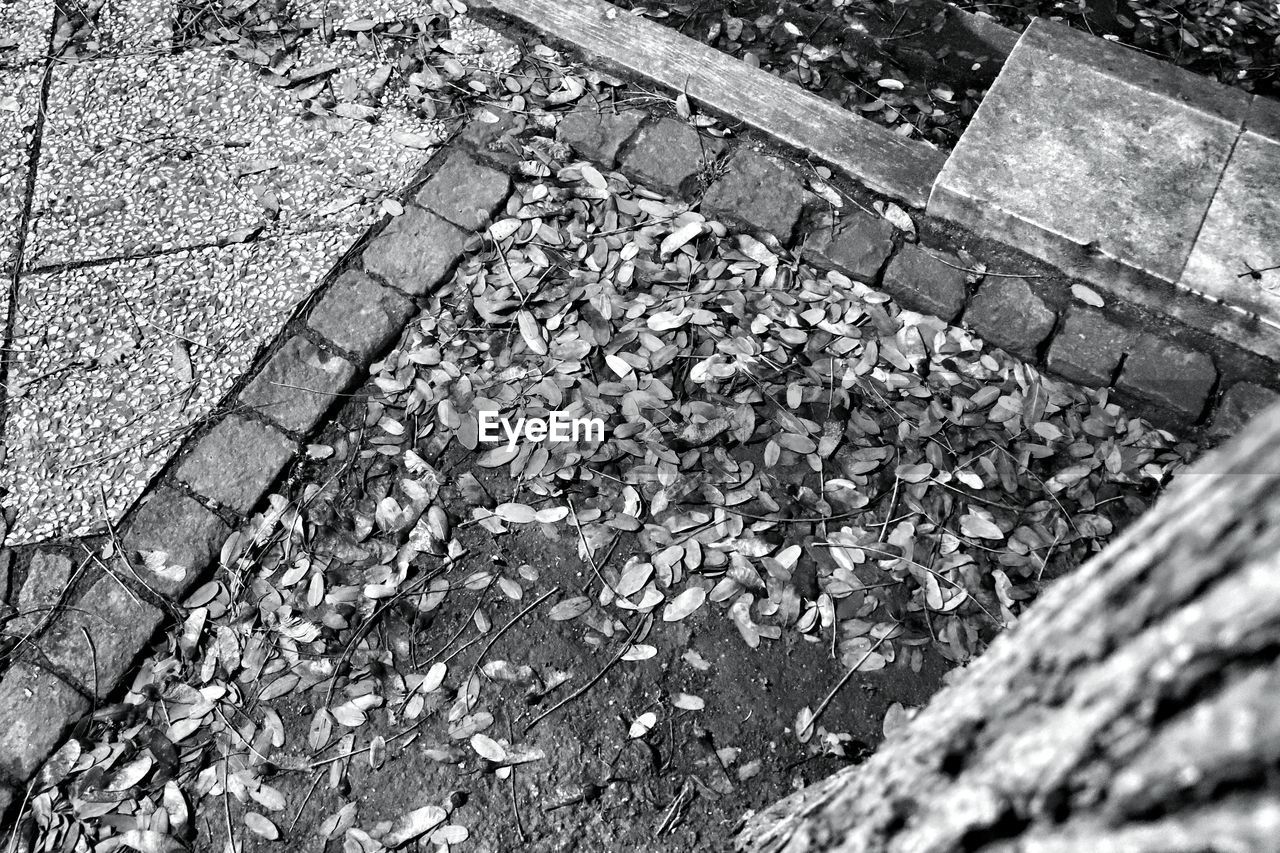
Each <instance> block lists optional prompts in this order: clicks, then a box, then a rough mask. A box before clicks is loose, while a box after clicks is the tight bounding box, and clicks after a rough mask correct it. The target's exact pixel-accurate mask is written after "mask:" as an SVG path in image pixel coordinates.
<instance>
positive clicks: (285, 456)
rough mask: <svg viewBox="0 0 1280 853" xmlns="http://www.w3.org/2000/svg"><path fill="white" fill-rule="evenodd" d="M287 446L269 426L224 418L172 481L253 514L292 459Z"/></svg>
mask: <svg viewBox="0 0 1280 853" xmlns="http://www.w3.org/2000/svg"><path fill="white" fill-rule="evenodd" d="M293 449H294V448H293V442H292V441H291V440H289V438H288V437H287V436H285V435H284V434H283V433H280V432H278V431H277V430H274V429H272V428H271V427H269V426H264V425H263V424H260V423H258V422H256V421H251V420H246V419H245V418H242V417H239V416H237V415H231V416H229V417H227V418H224V419H223V420H222V422H221V423H219V424H218V425H217V426H216V427H214V428H213V429H212V430H211V431H210V432H208V433H207V434H206V435H205V436H204V437H203V438H201V439H200V441H199V443H198V444H196V446H195V449H193V450H192V451H191V453H190V455H188V456H187V458H186V459H184V460H182V464H181V465H179V466H178V474H177V476H178V479H179V480H181V481H182V482H184V483H186V484H187V485H188V486H190V487H191V488H192V489H194V490H195V491H196V492H199V493H200V494H202V495H204V496H205V497H206V498H210V499H212V500H215V501H217V502H218V503H219V504H221V505H222V506H225V507H228V508H229V509H232V510H234V511H236V512H238V513H240V514H242V515H243V514H246V513H248V512H249V510H251V509H253V506H254V504H256V503H257V502H258V499H259V498H260V497H262V495H263V493H264V492H265V491H266V490H267V487H268V486H270V485H271V483H272V481H274V480H275V478H276V477H277V475H279V473H280V472H281V471H282V470H284V466H285V465H286V464H288V462H289V459H290V458H291V457H292V456H293Z"/></svg>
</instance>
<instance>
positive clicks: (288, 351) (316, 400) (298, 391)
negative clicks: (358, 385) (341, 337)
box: [240, 335, 356, 433]
mask: <svg viewBox="0 0 1280 853" xmlns="http://www.w3.org/2000/svg"><path fill="white" fill-rule="evenodd" d="M355 375H356V369H355V366H354V365H353V364H352V363H351V362H349V361H347V360H346V359H345V358H341V357H339V356H336V355H333V354H332V353H328V352H325V351H324V350H322V349H320V348H319V347H317V346H316V345H315V344H313V343H311V341H309V340H307V339H306V338H304V337H301V336H297V335H295V336H294V337H292V338H290V339H289V340H287V341H285V343H284V346H282V347H280V349H279V350H277V351H276V353H275V354H274V355H273V356H271V358H270V359H268V360H267V363H266V364H265V365H264V366H263V368H262V372H261V373H259V374H258V375H257V376H255V377H254V378H253V380H252V381H251V382H250V383H249V384H248V385H247V386H246V387H245V389H244V390H243V391H242V392H240V402H241V403H242V404H244V405H246V406H249V407H250V408H252V409H254V410H255V411H257V412H258V413H260V414H263V415H266V416H267V417H269V418H271V419H272V420H273V421H275V422H276V423H278V424H280V425H281V426H283V427H284V428H285V429H291V430H293V431H294V432H300V433H305V432H309V431H310V430H311V428H312V427H314V426H315V425H316V423H317V422H318V421H319V420H320V416H321V415H323V414H324V413H325V412H326V411H328V409H329V407H330V406H332V405H333V403H334V400H335V399H336V397H337V395H338V394H341V393H342V392H343V391H345V390H346V389H347V388H348V387H349V386H350V385H351V380H352V379H354V378H355Z"/></svg>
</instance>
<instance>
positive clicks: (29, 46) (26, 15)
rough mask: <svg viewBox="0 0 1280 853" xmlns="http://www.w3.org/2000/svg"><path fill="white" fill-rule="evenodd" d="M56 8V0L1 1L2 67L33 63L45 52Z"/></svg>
mask: <svg viewBox="0 0 1280 853" xmlns="http://www.w3.org/2000/svg"><path fill="white" fill-rule="evenodd" d="M53 10H54V3H53V0H16V2H15V0H4V2H0V68H15V67H18V66H22V65H30V64H32V63H35V62H38V61H39V60H40V59H42V58H43V57H44V56H45V54H46V53H47V52H48V50H49V30H50V28H51V27H52V26H53ZM0 95H3V93H2V92H0Z"/></svg>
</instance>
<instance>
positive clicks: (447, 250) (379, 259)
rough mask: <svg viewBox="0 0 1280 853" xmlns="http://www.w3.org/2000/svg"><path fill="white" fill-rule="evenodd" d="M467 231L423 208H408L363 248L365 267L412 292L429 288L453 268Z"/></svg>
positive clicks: (422, 292) (421, 292) (465, 239)
mask: <svg viewBox="0 0 1280 853" xmlns="http://www.w3.org/2000/svg"><path fill="white" fill-rule="evenodd" d="M466 241H467V235H466V233H465V232H463V231H461V230H459V229H458V228H457V227H456V226H454V225H452V224H450V223H449V222H447V221H445V220H444V219H441V218H440V217H439V216H436V215H435V214H434V213H429V212H427V211H425V210H418V209H416V208H411V209H409V210H407V211H406V212H405V213H403V214H402V215H400V216H397V217H396V218H395V219H393V220H392V221H391V224H390V225H388V226H387V227H386V229H385V230H383V232H382V233H381V234H379V235H378V236H377V237H375V238H374V240H373V242H372V243H370V244H369V246H368V247H367V248H366V249H365V250H364V268H365V269H366V270H368V271H369V272H371V273H374V274H375V275H380V276H382V277H383V278H384V279H386V280H387V282H388V283H389V284H391V285H392V286H393V287H396V288H398V289H400V290H403V291H404V292H405V293H408V294H411V295H413V296H421V295H423V294H425V293H427V292H429V291H430V290H431V289H432V288H434V287H435V286H436V285H437V284H439V283H440V282H441V281H442V280H443V279H444V277H445V276H446V275H447V274H448V273H449V271H450V270H451V269H453V265H454V263H455V262H456V261H457V259H458V256H459V255H461V254H462V248H463V246H464V245H465V244H466Z"/></svg>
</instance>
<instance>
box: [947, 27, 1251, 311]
mask: <svg viewBox="0 0 1280 853" xmlns="http://www.w3.org/2000/svg"><path fill="white" fill-rule="evenodd" d="M1249 97H1250V96H1249V95H1248V94H1247V93H1244V92H1241V91H1239V90H1236V89H1231V88H1228V87H1225V86H1220V85H1218V84H1216V83H1214V82H1212V81H1209V80H1207V79H1204V78H1201V77H1199V76H1198V75H1195V74H1192V73H1190V72H1187V71H1185V70H1183V69H1179V68H1175V67H1174V66H1172V65H1171V64H1169V63H1164V62H1160V61H1157V60H1154V59H1151V58H1150V57H1146V56H1143V55H1142V54H1140V53H1138V52H1136V51H1132V50H1129V49H1127V48H1124V47H1122V46H1119V45H1116V44H1113V43H1110V42H1107V41H1104V40H1102V39H1097V38H1093V37H1092V36H1089V35H1087V34H1085V33H1080V32H1077V31H1075V30H1072V29H1071V28H1069V27H1067V26H1065V25H1062V24H1056V23H1052V22H1049V21H1046V20H1043V19H1036V20H1034V21H1033V22H1032V23H1031V25H1030V27H1028V29H1027V31H1026V32H1025V33H1024V34H1023V36H1022V38H1021V39H1020V40H1019V42H1018V45H1017V47H1016V48H1015V49H1014V51H1013V53H1012V54H1011V55H1010V57H1009V60H1008V61H1007V62H1006V63H1005V65H1004V69H1003V70H1002V71H1001V73H1000V76H999V77H998V78H997V79H996V82H995V84H994V85H993V86H992V87H991V89H990V90H989V91H988V92H987V94H986V96H985V97H984V98H983V101H982V106H981V108H980V109H979V110H978V112H977V114H976V115H975V117H974V121H973V122H972V123H971V124H970V126H969V128H968V130H966V131H965V134H964V137H963V138H962V139H961V140H960V142H959V144H958V145H957V146H956V148H955V150H954V151H953V152H952V154H951V157H950V158H949V159H948V160H947V163H946V166H945V167H944V168H943V170H942V173H941V174H940V175H939V177H938V180H937V182H936V183H935V185H934V188H933V192H932V194H931V196H930V199H929V205H928V211H929V213H930V214H933V215H935V216H941V217H944V218H947V219H952V220H955V221H957V222H959V223H961V224H963V225H965V226H966V227H969V228H972V229H973V230H975V231H977V232H979V233H982V234H985V235H987V236H991V237H995V238H997V239H1000V240H1003V241H1004V242H1006V243H1009V244H1011V245H1015V246H1018V247H1019V248H1021V249H1024V250H1025V251H1028V252H1030V253H1032V254H1035V255H1037V256H1038V257H1040V258H1042V259H1044V260H1047V261H1049V262H1050V263H1054V264H1057V265H1058V266H1061V267H1063V268H1065V269H1067V270H1068V271H1069V272H1072V273H1073V274H1077V275H1079V276H1081V277H1085V278H1088V279H1089V280H1091V281H1095V282H1097V283H1098V284H1100V285H1102V286H1105V287H1107V288H1109V289H1111V290H1113V291H1117V290H1122V289H1123V288H1125V287H1126V283H1127V282H1129V281H1131V280H1135V279H1136V280H1139V281H1141V280H1142V279H1143V278H1144V277H1146V276H1155V277H1156V278H1158V279H1161V280H1163V281H1166V282H1170V283H1172V282H1176V281H1177V280H1178V278H1179V276H1180V275H1181V274H1182V270H1183V266H1184V265H1185V263H1186V260H1187V257H1188V256H1189V255H1190V253H1191V248H1192V243H1193V241H1194V240H1195V237H1196V233H1197V231H1198V229H1199V227H1200V223H1201V221H1202V220H1203V218H1204V215H1205V213H1206V211H1207V210H1208V208H1209V202H1210V199H1211V198H1212V196H1213V192H1214V189H1215V187H1216V185H1217V180H1218V176H1219V175H1220V174H1221V173H1222V168H1223V166H1224V165H1225V164H1226V161H1227V157H1228V155H1229V154H1230V152H1231V148H1232V145H1233V144H1234V143H1235V140H1236V136H1237V132H1238V130H1239V128H1240V127H1241V124H1242V122H1243V120H1244V115H1245V112H1246V110H1247V108H1248V104H1249Z"/></svg>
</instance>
